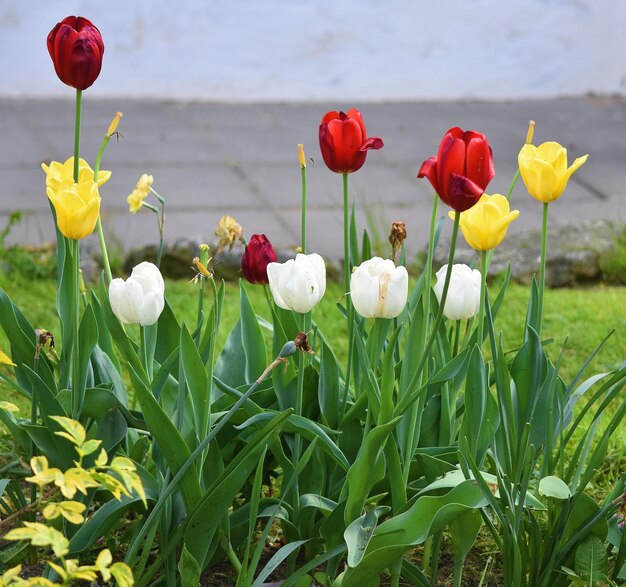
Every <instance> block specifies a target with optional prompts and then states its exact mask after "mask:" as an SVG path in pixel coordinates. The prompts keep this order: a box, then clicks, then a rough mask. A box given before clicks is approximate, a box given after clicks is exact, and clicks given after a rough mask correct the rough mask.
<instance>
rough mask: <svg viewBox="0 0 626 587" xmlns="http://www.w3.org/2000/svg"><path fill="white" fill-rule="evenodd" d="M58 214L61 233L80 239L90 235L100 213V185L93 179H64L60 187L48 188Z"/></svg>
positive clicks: (49, 196) (47, 191)
mask: <svg viewBox="0 0 626 587" xmlns="http://www.w3.org/2000/svg"><path fill="white" fill-rule="evenodd" d="M46 193H47V194H48V198H50V201H51V202H52V205H53V206H54V209H55V211H56V215H57V225H58V227H59V230H60V231H61V234H62V235H63V236H65V237H67V238H71V239H74V240H79V239H81V238H85V237H86V236H89V235H90V234H91V233H92V232H93V229H94V228H95V226H96V221H97V220H98V214H99V213H100V199H101V198H100V194H99V193H98V186H97V185H96V183H95V182H94V181H93V180H92V181H82V182H80V183H74V182H73V181H72V180H71V179H69V180H64V181H62V182H61V183H60V184H59V187H58V189H56V190H55V189H53V188H51V187H49V188H47V189H46Z"/></svg>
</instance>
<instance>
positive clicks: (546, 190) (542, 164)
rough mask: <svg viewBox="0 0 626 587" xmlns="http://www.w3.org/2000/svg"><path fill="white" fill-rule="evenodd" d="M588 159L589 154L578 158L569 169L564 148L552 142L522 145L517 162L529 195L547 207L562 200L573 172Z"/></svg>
mask: <svg viewBox="0 0 626 587" xmlns="http://www.w3.org/2000/svg"><path fill="white" fill-rule="evenodd" d="M587 157H589V155H583V156H582V157H578V159H576V160H575V161H574V163H572V164H571V165H570V166H569V167H568V166H567V149H566V148H565V147H563V146H562V145H560V144H559V143H555V142H552V141H551V142H548V143H543V144H541V145H539V146H538V147H535V145H524V146H523V147H522V150H521V151H520V152H519V155H518V158H517V160H518V163H519V170H520V173H521V175H522V179H523V180H524V183H525V184H526V189H527V190H528V193H529V194H530V195H531V196H532V197H533V198H535V199H536V200H539V201H540V202H543V203H544V204H549V203H550V202H554V200H557V199H558V198H559V197H561V194H562V193H563V192H564V191H565V188H566V186H567V182H568V180H569V178H570V177H571V175H572V173H574V171H576V170H577V169H578V168H579V167H580V166H582V165H583V164H584V163H585V161H587Z"/></svg>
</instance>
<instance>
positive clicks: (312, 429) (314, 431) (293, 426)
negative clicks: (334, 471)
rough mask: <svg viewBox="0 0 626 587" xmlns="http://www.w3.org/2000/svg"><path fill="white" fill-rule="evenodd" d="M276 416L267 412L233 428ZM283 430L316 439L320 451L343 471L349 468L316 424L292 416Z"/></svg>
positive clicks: (244, 426)
mask: <svg viewBox="0 0 626 587" xmlns="http://www.w3.org/2000/svg"><path fill="white" fill-rule="evenodd" d="M275 415H276V413H275V412H271V411H267V412H263V413H261V414H256V415H254V416H252V417H251V418H249V419H248V420H246V421H245V422H244V423H243V424H240V425H239V426H235V428H236V429H237V430H243V429H245V428H247V427H248V426H251V425H253V424H258V423H259V422H265V421H267V420H271V419H272V418H273V417H274V416H275ZM284 429H285V431H286V432H295V433H296V434H300V435H301V436H303V437H304V438H306V439H307V440H313V438H315V437H318V438H319V439H320V440H321V441H322V444H321V445H320V447H321V449H322V450H323V451H324V452H326V453H327V454H328V456H330V457H331V458H332V459H333V460H334V461H335V462H336V463H337V464H338V465H339V466H340V467H341V468H342V469H343V470H344V471H347V470H348V469H349V468H350V463H349V462H348V459H347V458H346V457H345V455H344V454H343V453H342V452H341V449H340V448H339V447H338V446H337V445H336V444H335V443H334V442H333V441H332V440H331V439H330V437H329V436H328V434H327V433H326V432H325V431H324V429H323V428H322V427H321V426H320V425H319V424H317V423H315V422H313V421H312V420H309V419H308V418H305V417H304V416H297V415H296V414H292V415H291V416H290V417H289V419H288V420H287V422H285V425H284Z"/></svg>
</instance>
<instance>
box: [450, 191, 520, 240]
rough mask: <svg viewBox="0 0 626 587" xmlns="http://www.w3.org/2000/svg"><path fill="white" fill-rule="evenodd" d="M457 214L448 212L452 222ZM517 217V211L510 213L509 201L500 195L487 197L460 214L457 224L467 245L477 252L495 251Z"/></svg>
mask: <svg viewBox="0 0 626 587" xmlns="http://www.w3.org/2000/svg"><path fill="white" fill-rule="evenodd" d="M456 214H458V212H449V213H448V215H449V216H450V218H452V220H454V217H455V215H456ZM518 216H519V210H513V211H511V210H510V209H509V201H508V200H507V199H506V198H505V197H504V196H503V195H502V194H493V196H488V195H487V194H483V195H482V196H481V197H480V200H478V202H477V203H476V204H474V206H472V207H471V208H470V209H469V210H466V211H465V212H463V213H462V214H461V219H460V221H459V224H460V226H461V231H462V232H463V236H464V237H465V240H466V241H467V244H468V245H469V246H470V247H472V248H473V249H476V250H477V251H489V250H491V249H495V248H496V247H497V246H498V245H499V244H500V243H501V242H502V241H503V240H504V237H505V236H506V229H507V228H508V227H509V224H511V222H513V220H515V219H516V218H517V217H518Z"/></svg>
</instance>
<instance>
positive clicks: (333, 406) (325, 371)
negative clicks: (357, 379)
mask: <svg viewBox="0 0 626 587" xmlns="http://www.w3.org/2000/svg"><path fill="white" fill-rule="evenodd" d="M319 373H320V375H319V382H318V387H317V398H318V402H319V405H320V410H321V412H322V416H323V417H324V420H325V421H326V423H327V424H328V425H329V426H330V427H331V428H333V427H336V426H337V425H338V423H339V400H340V398H341V395H342V393H343V390H342V385H341V376H340V369H339V364H338V363H337V358H336V357H335V355H334V353H333V351H332V349H331V348H330V347H329V346H328V345H327V344H326V342H323V343H322V348H321V351H320V370H319Z"/></svg>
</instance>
